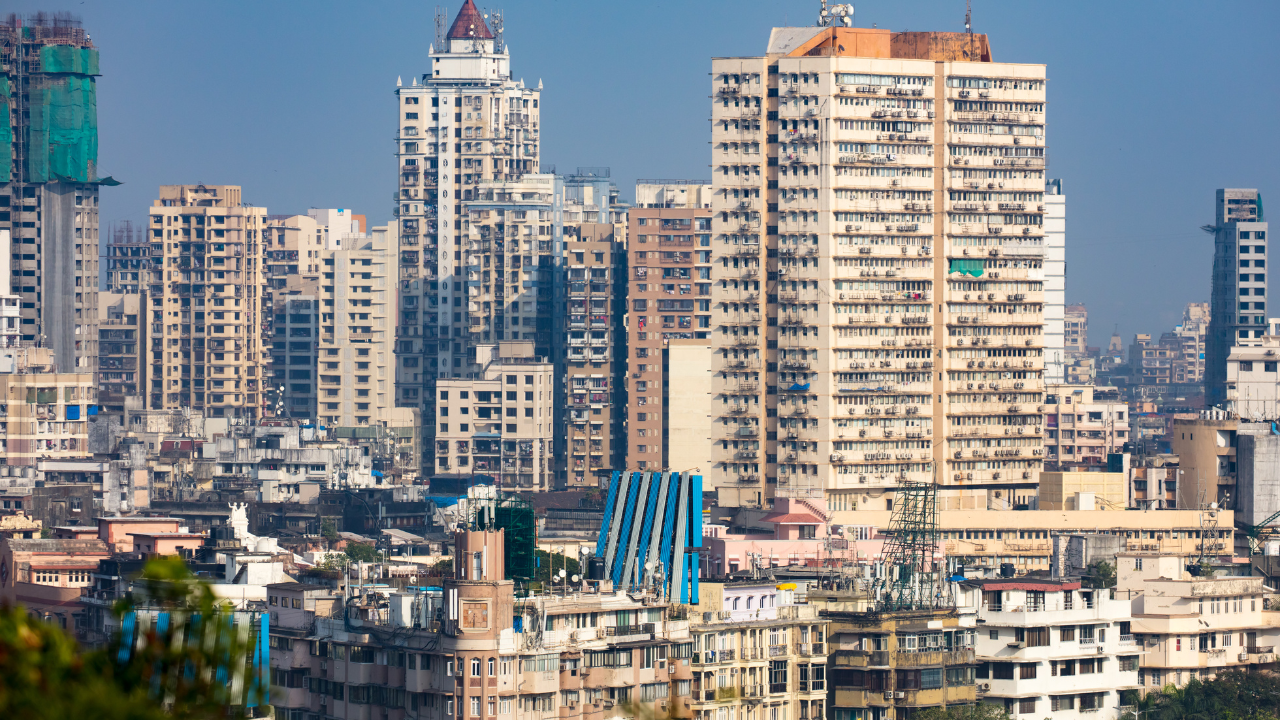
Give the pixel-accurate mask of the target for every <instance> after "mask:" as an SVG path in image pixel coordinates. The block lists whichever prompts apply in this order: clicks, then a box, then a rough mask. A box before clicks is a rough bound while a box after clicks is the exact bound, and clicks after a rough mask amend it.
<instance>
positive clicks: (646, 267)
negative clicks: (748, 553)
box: [627, 180, 760, 482]
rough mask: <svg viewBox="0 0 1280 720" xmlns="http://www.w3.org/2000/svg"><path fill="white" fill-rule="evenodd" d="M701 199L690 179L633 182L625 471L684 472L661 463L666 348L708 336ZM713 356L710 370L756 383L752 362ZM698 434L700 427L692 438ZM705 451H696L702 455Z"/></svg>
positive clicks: (755, 441) (706, 230) (753, 442)
mask: <svg viewBox="0 0 1280 720" xmlns="http://www.w3.org/2000/svg"><path fill="white" fill-rule="evenodd" d="M709 196H710V186H709V185H705V184H699V183H697V182H696V181H672V180H668V181H656V180H655V181H649V182H647V183H638V184H637V185H636V200H637V202H636V205H637V207H635V208H632V209H631V211H630V212H629V213H628V226H629V227H628V248H627V249H628V269H627V305H628V307H627V311H628V316H627V353H628V362H627V372H628V378H627V401H628V407H627V412H628V416H627V467H632V468H636V469H638V470H660V469H664V468H668V467H670V468H671V469H675V470H687V469H689V468H685V467H683V466H676V465H669V464H667V463H668V462H669V457H668V455H667V454H666V450H667V446H666V443H667V438H668V437H669V436H670V428H669V427H668V426H667V425H666V418H667V417H669V414H670V413H671V412H672V411H673V410H672V408H670V407H669V406H668V405H667V399H668V398H667V395H668V393H667V390H668V389H669V388H670V383H671V378H670V377H669V376H668V375H667V368H668V364H667V347H668V345H669V344H670V343H672V342H676V341H685V340H692V341H698V340H709V338H710V334H711V325H712V307H711V302H712V301H711V297H712V288H711V273H712V269H711V263H712V254H713V253H714V247H713V245H712V236H711V210H710V209H709V208H707V207H705V204H706V203H705V202H704V201H707V200H708V199H709ZM741 312H742V313H744V315H743V317H744V319H745V320H750V319H753V318H757V319H758V317H759V315H758V312H757V313H754V314H753V312H752V311H751V310H750V308H749V306H747V305H742V306H741ZM715 359H716V361H717V364H718V366H720V365H723V366H725V367H733V368H735V369H736V370H737V371H738V372H739V373H740V374H741V375H742V377H743V378H744V382H749V381H750V380H747V379H748V378H750V377H752V376H755V377H756V380H755V382H757V383H758V382H759V375H760V367H759V363H758V362H757V363H755V364H754V365H752V364H751V363H748V362H746V361H744V360H741V359H740V358H739V357H738V356H737V354H736V353H734V354H733V357H730V356H728V355H724V354H720V355H719V356H718V357H716V358H715ZM677 402H678V400H677ZM715 429H716V430H720V429H722V428H715ZM705 434H706V433H705V428H703V429H702V430H700V433H699V435H698V437H705ZM757 436H758V431H757V434H756V435H751V436H748V435H742V436H740V439H739V440H738V443H739V444H740V445H741V448H740V449H741V450H742V451H743V452H748V451H750V452H754V453H757V454H758V453H759V449H758V445H759V438H758V437H757ZM707 450H708V452H702V453H698V454H701V455H703V456H706V457H709V455H710V453H709V450H710V448H709V447H708V449H707ZM709 468H710V466H707V468H705V469H704V473H703V479H704V482H706V481H708V480H711V479H712V478H714V477H715V473H712V472H710V471H709Z"/></svg>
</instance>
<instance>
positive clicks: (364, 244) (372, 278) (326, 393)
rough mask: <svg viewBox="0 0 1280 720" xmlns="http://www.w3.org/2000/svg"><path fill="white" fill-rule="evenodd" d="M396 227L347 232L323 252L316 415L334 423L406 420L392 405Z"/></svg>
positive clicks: (405, 413)
mask: <svg viewBox="0 0 1280 720" xmlns="http://www.w3.org/2000/svg"><path fill="white" fill-rule="evenodd" d="M395 233H396V230H395V226H381V227H375V228H373V232H372V233H371V234H370V235H368V236H360V235H350V234H348V235H345V236H343V237H342V238H341V240H342V242H341V246H340V247H337V248H335V249H332V250H325V251H323V259H322V261H321V267H322V268H323V270H324V271H323V273H322V274H321V280H320V298H319V302H320V307H319V316H320V318H319V319H320V325H319V335H318V336H317V347H318V349H317V355H318V357H317V367H316V370H315V372H316V380H317V385H316V403H317V416H318V417H319V418H320V420H321V422H322V423H324V424H325V425H328V426H330V427H366V426H370V425H387V424H388V423H393V421H395V422H404V417H403V416H411V415H412V410H411V409H409V408H397V407H396V404H395V363H396V357H395V323H396V303H397V300H398V293H397V291H396V237H395Z"/></svg>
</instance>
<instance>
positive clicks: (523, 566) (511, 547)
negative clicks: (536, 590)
mask: <svg viewBox="0 0 1280 720" xmlns="http://www.w3.org/2000/svg"><path fill="white" fill-rule="evenodd" d="M476 489H479V488H476ZM477 494H479V493H477ZM469 504H470V508H469V509H470V514H471V517H470V522H469V524H470V526H471V529H472V530H503V531H504V534H505V536H506V537H505V539H504V545H505V547H506V558H505V559H506V569H507V578H506V579H508V580H515V581H517V582H526V583H527V582H529V581H530V580H532V579H534V576H535V572H536V567H535V565H536V558H535V550H536V548H537V546H538V526H537V521H536V519H535V518H534V514H533V505H531V504H530V503H529V501H528V500H526V499H524V497H522V496H520V495H517V494H515V493H504V492H501V491H499V490H496V489H494V490H493V492H492V493H491V494H490V496H489V497H477V498H475V499H472V500H471V502H470V503H469Z"/></svg>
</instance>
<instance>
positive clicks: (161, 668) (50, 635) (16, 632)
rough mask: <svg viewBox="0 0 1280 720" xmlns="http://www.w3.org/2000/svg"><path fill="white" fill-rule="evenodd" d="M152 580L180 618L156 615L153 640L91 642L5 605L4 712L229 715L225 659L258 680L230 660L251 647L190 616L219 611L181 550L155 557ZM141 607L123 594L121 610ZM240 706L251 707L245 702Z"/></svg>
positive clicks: (1, 651) (0, 664)
mask: <svg viewBox="0 0 1280 720" xmlns="http://www.w3.org/2000/svg"><path fill="white" fill-rule="evenodd" d="M142 584H143V586H144V587H145V592H146V593H147V594H149V595H150V596H151V597H152V598H153V600H154V602H155V603H156V604H158V605H161V606H162V607H165V608H168V609H169V611H170V616H171V617H172V618H173V619H174V623H173V625H171V626H170V627H169V628H167V629H166V630H165V631H164V632H159V631H158V630H157V628H156V627H155V626H154V625H149V626H148V627H147V628H146V630H145V632H144V633H142V637H143V638H144V640H145V642H139V643H137V644H135V643H133V641H132V639H131V638H130V639H128V641H127V642H123V641H122V640H121V638H116V639H115V640H113V641H112V642H111V643H109V644H108V646H107V647H106V648H104V649H101V650H94V651H89V652H84V651H82V650H81V649H79V648H78V647H76V644H75V642H74V641H73V640H72V639H71V638H70V637H68V636H67V635H66V633H64V632H63V631H62V630H61V629H60V628H58V627H55V626H53V625H51V624H48V623H44V622H41V621H39V620H35V619H32V618H30V617H29V616H28V615H27V613H26V612H25V611H24V610H23V609H22V608H16V607H4V608H0V718H23V719H26V718H33V719H44V718H49V719H51V720H52V719H53V718H103V719H105V720H116V719H119V720H124V719H125V718H130V719H134V718H136V719H139V720H151V719H153V718H154V719H155V720H161V719H162V718H179V719H180V720H181V719H188V718H210V719H212V718H218V717H225V716H227V705H228V703H229V702H231V701H232V698H230V696H229V683H228V682H227V680H226V679H225V678H220V677H219V674H218V672H217V669H218V668H226V669H228V670H230V672H231V673H232V674H238V675H239V676H240V678H241V679H242V681H243V682H245V683H248V682H250V668H247V667H243V668H238V667H237V663H235V662H230V663H228V662H227V658H245V657H247V648H246V647H245V645H244V644H243V643H242V642H240V641H239V640H238V639H237V638H236V636H235V634H234V633H229V632H223V633H213V632H207V630H208V629H209V628H214V629H216V628H217V627H219V625H215V624H214V623H206V627H205V628H204V631H202V630H198V629H196V625H195V624H194V622H190V623H188V621H190V620H191V619H192V617H193V615H192V614H193V613H195V612H200V613H201V617H203V618H206V619H207V618H211V617H217V616H216V615H215V612H216V608H215V603H214V598H213V594H212V593H211V592H210V591H209V588H208V586H206V585H204V584H202V583H199V582H197V581H196V580H195V579H194V578H192V577H191V575H190V573H189V572H188V571H187V569H186V567H185V566H184V565H183V564H182V562H181V561H180V560H177V559H166V560H153V561H151V562H150V563H148V564H147V567H146V570H145V571H144V574H143V583H142ZM132 609H133V608H132V607H131V606H130V604H129V603H127V602H121V603H120V604H118V605H117V607H116V613H117V615H120V616H123V615H124V613H126V612H129V611H131V610H132ZM122 651H124V652H123V653H122ZM122 658H123V659H122ZM161 700H163V703H162V702H161ZM259 701H260V702H265V697H259ZM235 710H236V711H238V712H239V713H240V715H239V716H243V714H242V713H243V711H244V708H243V707H237V708H235Z"/></svg>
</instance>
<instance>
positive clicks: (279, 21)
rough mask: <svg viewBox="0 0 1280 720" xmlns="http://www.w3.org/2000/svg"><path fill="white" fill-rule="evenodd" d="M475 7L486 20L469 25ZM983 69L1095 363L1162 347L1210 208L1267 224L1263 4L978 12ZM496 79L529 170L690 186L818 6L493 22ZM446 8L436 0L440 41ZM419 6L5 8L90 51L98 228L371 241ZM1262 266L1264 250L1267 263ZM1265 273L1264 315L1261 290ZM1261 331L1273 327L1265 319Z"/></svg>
mask: <svg viewBox="0 0 1280 720" xmlns="http://www.w3.org/2000/svg"><path fill="white" fill-rule="evenodd" d="M478 4H479V5H481V6H482V7H483V6H484V5H486V4H487V3H486V2H485V1H482V2H480V3H478ZM973 4H974V11H973V12H974V20H973V24H974V29H975V31H976V32H985V33H987V34H988V35H989V36H990V38H991V45H992V50H993V53H994V57H995V59H996V60H997V61H1001V62H1026V63H1045V64H1047V65H1048V75H1049V78H1050V82H1049V111H1048V124H1049V127H1048V140H1049V172H1048V174H1049V176H1050V177H1058V178H1062V179H1063V180H1064V182H1065V189H1066V193H1067V203H1068V204H1067V208H1068V210H1067V228H1068V235H1067V238H1068V239H1067V246H1068V251H1067V259H1068V268H1067V298H1068V301H1069V302H1085V303H1087V304H1088V305H1089V310H1090V327H1089V330H1090V333H1089V334H1090V342H1091V343H1092V344H1094V345H1103V346H1105V344H1106V340H1107V337H1108V336H1109V335H1110V333H1111V331H1112V329H1113V328H1114V327H1116V326H1118V327H1119V330H1120V333H1121V335H1122V336H1123V337H1124V341H1125V344H1126V345H1127V344H1128V343H1129V341H1130V340H1131V338H1132V336H1133V333H1135V332H1150V333H1152V334H1155V335H1157V336H1158V335H1159V333H1160V332H1162V331H1164V330H1167V329H1169V328H1170V327H1172V325H1174V324H1175V323H1176V322H1177V321H1178V319H1179V318H1180V317H1181V312H1182V307H1183V305H1184V304H1185V303H1188V302H1207V301H1208V299H1209V281H1210V272H1211V265H1212V242H1211V240H1210V238H1209V236H1207V235H1204V234H1203V233H1201V232H1200V231H1199V230H1198V229H1197V228H1198V227H1199V226H1200V225H1203V224H1205V223H1208V222H1209V221H1210V220H1211V219H1212V208H1213V191H1214V189H1215V188H1218V187H1223V186H1229V187H1257V188H1259V189H1261V190H1262V192H1263V195H1264V201H1266V202H1265V204H1266V205H1270V206H1271V207H1272V208H1273V214H1276V215H1277V220H1280V166H1278V164H1277V156H1278V153H1277V151H1278V150H1280V135H1278V134H1277V132H1276V120H1277V118H1278V117H1280V112H1277V111H1278V110H1280V78H1278V77H1277V76H1278V75H1280V43H1276V42H1275V39H1274V33H1275V28H1276V27H1277V26H1280V3H1276V2H1274V1H1273V0H1266V1H1258V2H1243V1H1241V2H1234V1H1219V2H1209V1H1207V0H1206V1H1205V2H1182V1H1178V0H1170V1H1167V2H1159V3H1157V2H1123V1H1121V2H1115V1H1113V2H1089V1H1077V2H1027V1H1026V0H1008V1H999V2H997V1H995V0H973ZM494 5H495V6H496V7H501V8H502V9H503V10H504V11H505V15H506V38H507V43H508V45H509V46H510V48H511V52H512V55H513V63H512V65H513V68H514V71H515V73H516V75H517V76H518V77H523V78H524V79H525V81H526V82H528V83H531V84H536V83H537V82H538V81H539V80H542V82H543V83H544V91H543V95H542V97H543V110H542V126H543V127H542V130H543V134H542V137H543V150H542V153H543V155H542V157H543V161H544V163H547V164H554V165H556V167H557V168H558V169H559V170H561V171H564V170H566V169H571V168H574V167H576V166H579V165H592V166H599V165H603V166H610V167H612V168H613V177H614V179H615V181H616V182H617V183H618V185H619V187H620V189H621V190H622V194H623V197H624V198H630V197H632V195H633V192H634V181H635V179H636V178H707V177H709V176H710V171H709V169H708V167H707V165H708V163H709V162H710V148H709V147H708V144H707V143H708V139H709V130H708V122H707V118H708V115H709V112H708V110H709V105H708V103H709V102H710V101H709V99H708V94H709V78H708V71H709V69H710V58H711V57H713V56H722V55H758V54H759V53H761V52H762V51H763V50H764V45H765V41H766V40H767V38H768V35H769V28H771V27H773V26H779V25H809V24H812V23H813V20H814V17H815V15H816V9H817V7H818V2H817V0H773V1H770V2H762V1H758V0H739V1H737V2H729V1H724V0H715V1H713V0H686V1H684V2H671V1H669V0H652V1H649V2H629V3H621V2H611V1H605V2H599V1H597V2H585V1H583V0H539V1H534V0H504V1H503V2H501V3H495V4H494ZM459 6H461V0H448V4H447V9H448V11H449V15H450V20H452V16H453V13H454V12H456V10H457V8H458V7H459ZM856 7H857V15H856V24H857V25H859V26H869V25H872V24H873V23H874V24H875V25H876V26H877V27H881V28H888V29H892V30H945V31H959V30H961V29H962V28H963V21H964V0H867V1H864V2H861V3H856ZM434 8H435V5H434V4H431V3H418V2H376V1H372V0H368V1H365V2H359V3H355V2H352V3H337V2H323V1H317V2H306V3H303V2H292V3H288V2H281V1H272V2H241V1H238V0H222V1H221V2H203V3H195V2H185V1H179V2H166V3H158V2H142V1H133V0H110V2H101V1H100V0H84V2H79V1H78V0H67V2H66V4H56V3H49V2H35V1H31V0H9V1H8V2H7V3H6V8H5V10H6V11H9V12H19V13H27V12H32V11H35V10H47V11H57V10H69V11H71V12H72V13H75V14H77V15H79V16H80V17H81V18H82V19H83V21H84V24H85V27H86V28H87V29H88V30H89V32H90V33H91V35H92V37H93V41H94V43H95V44H96V45H98V46H99V47H100V48H101V50H102V73H103V76H102V77H101V78H99V84H98V119H99V127H100V139H99V140H100V142H99V144H100V156H99V166H100V171H101V174H103V175H112V176H114V177H115V178H117V179H119V180H121V181H123V182H124V183H125V184H124V185H122V186H120V187H116V188H104V189H103V192H102V198H101V206H102V226H103V228H104V236H105V229H106V227H107V226H108V224H109V223H112V222H114V221H118V220H124V219H131V220H134V221H135V222H137V221H140V220H142V219H144V218H145V216H146V208H147V206H148V205H149V204H150V202H151V199H152V198H154V197H155V194H156V187H157V186H158V185H161V184H177V183H196V182H203V183H209V184H238V185H242V186H243V187H244V198H245V200H246V201H249V202H253V203H256V204H259V205H265V206H266V207H267V208H268V210H269V211H270V212H271V213H296V212H304V211H305V210H306V209H307V208H308V207H351V208H353V209H354V210H355V211H356V212H361V213H364V214H366V215H367V216H368V217H369V220H370V221H371V222H373V223H375V224H376V223H381V222H386V221H387V220H389V219H390V216H391V212H392V200H391V197H392V194H393V192H394V181H395V171H394V165H395V162H394V157H393V154H392V153H393V151H394V143H393V141H392V137H393V133H394V130H395V104H394V100H393V98H392V94H391V93H392V92H393V90H394V88H395V82H396V78H397V76H399V77H402V78H403V79H404V80H405V82H406V83H407V82H409V80H410V78H412V77H413V76H414V75H415V74H420V73H422V72H423V71H424V70H425V69H426V68H427V47H428V45H429V43H431V41H432V39H433V37H434V34H435V28H434V19H433V17H434ZM1276 247H1277V248H1280V245H1277V246H1276ZM1277 265H1278V263H1273V264H1272V285H1271V287H1272V289H1273V294H1274V295H1277V296H1280V269H1277ZM1271 314H1272V315H1273V316H1280V308H1277V309H1276V310H1274V311H1272V313H1271Z"/></svg>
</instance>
